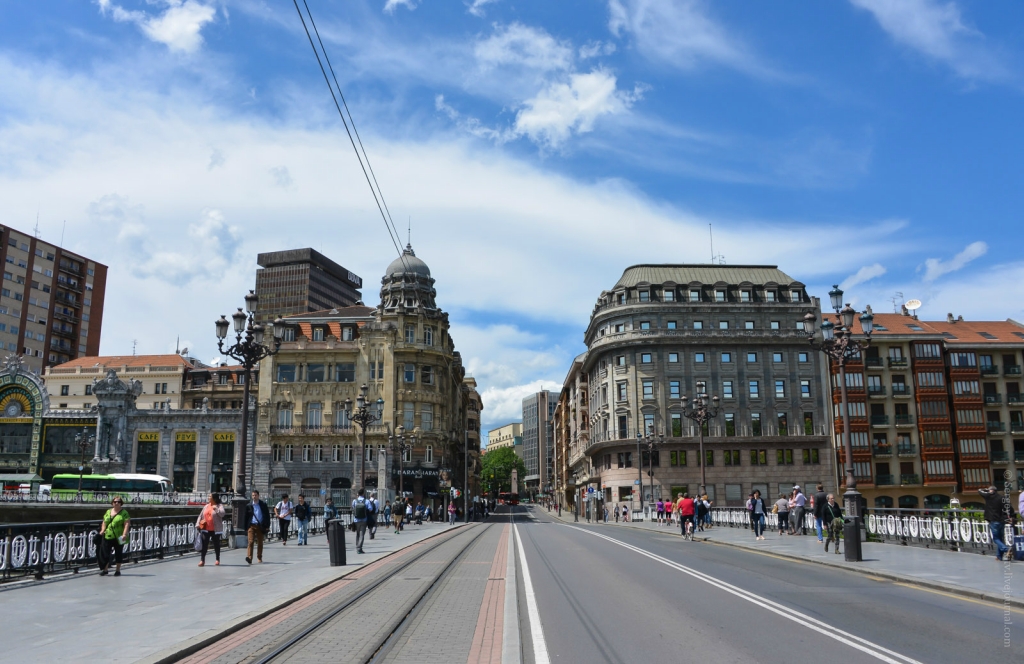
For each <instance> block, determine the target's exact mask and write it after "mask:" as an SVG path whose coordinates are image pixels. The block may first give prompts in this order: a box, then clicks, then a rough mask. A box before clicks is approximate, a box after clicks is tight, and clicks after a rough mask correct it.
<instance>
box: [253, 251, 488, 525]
mask: <svg viewBox="0 0 1024 664" xmlns="http://www.w3.org/2000/svg"><path fill="white" fill-rule="evenodd" d="M436 295H437V293H436V290H435V288H434V279H433V278H432V277H431V276H430V268H429V267H428V266H427V264H426V263H425V262H423V261H422V260H421V259H420V258H419V257H417V256H416V254H415V252H414V251H413V249H412V246H411V245H408V246H406V248H405V251H403V252H402V255H401V256H400V257H398V258H396V259H395V260H394V261H393V262H392V263H391V264H390V265H389V266H388V267H387V270H386V272H385V275H384V277H383V278H382V279H381V289H380V303H379V304H378V305H377V306H376V307H375V308H372V307H367V306H358V305H357V306H349V307H341V308H334V309H329V310H324V311H315V312H309V313H302V314H296V315H292V316H288V317H286V318H284V320H285V322H286V324H287V329H286V330H285V333H284V337H283V342H282V344H281V348H280V351H279V352H278V353H277V354H276V355H273V356H271V357H269V358H267V359H266V360H264V361H263V363H262V365H261V367H260V373H259V397H258V415H257V422H256V439H255V477H254V482H255V485H256V487H257V488H260V489H267V490H269V492H270V494H271V496H272V497H273V498H276V497H277V496H280V495H282V494H284V493H288V494H290V495H292V496H294V495H295V494H296V493H300V492H301V493H303V494H305V495H306V496H307V498H310V499H312V500H313V502H314V504H322V502H323V498H325V497H326V496H328V495H330V496H332V497H333V498H334V500H335V503H338V504H345V503H346V502H347V501H348V500H350V499H351V497H352V496H354V494H355V491H356V490H357V489H359V488H360V487H365V488H367V489H368V490H376V491H377V492H378V495H379V496H381V497H385V496H387V497H390V496H393V495H394V494H395V491H396V490H397V488H398V486H399V483H400V481H399V480H400V478H401V485H402V488H403V490H405V491H406V492H411V493H412V494H413V496H414V498H413V499H414V500H419V501H423V503H424V504H433V505H434V506H435V507H441V506H443V504H444V501H445V499H446V498H447V496H448V495H449V492H448V489H449V487H451V486H454V487H456V488H464V486H463V485H464V483H465V474H464V473H463V472H461V471H462V469H463V468H464V467H465V465H466V464H468V465H469V467H470V472H471V473H474V472H475V471H476V469H477V468H478V457H479V421H480V420H479V409H480V408H481V407H482V404H481V402H480V397H479V394H477V392H476V388H475V382H474V381H473V379H472V378H471V377H468V376H466V370H465V367H464V366H463V364H462V358H461V357H460V355H459V353H458V351H456V350H455V342H454V340H453V339H452V338H451V336H450V335H449V323H448V314H447V313H445V312H444V311H443V310H441V309H440V308H439V307H438V306H437V303H436V301H435V299H436ZM363 385H366V387H367V390H366V403H367V404H368V406H369V407H370V408H371V410H373V411H374V412H376V413H377V414H378V415H379V417H380V419H379V421H378V422H376V423H374V424H370V425H368V426H367V428H366V432H365V448H364V447H363V446H362V445H361V442H360V437H359V433H360V432H359V426H358V425H357V424H354V423H353V421H352V419H351V412H350V411H349V410H348V409H347V408H346V402H347V401H348V400H350V401H351V404H352V406H351V408H353V409H354V408H355V403H356V400H357V398H358V397H359V395H360V390H361V386H363ZM379 400H382V401H383V406H382V407H379V410H378V402H379ZM399 426H401V427H402V428H403V430H404V434H405V440H406V442H412V443H413V444H412V448H411V449H409V450H407V451H406V452H405V454H404V460H402V461H400V460H399V459H398V458H397V457H396V454H397V451H396V449H395V447H394V445H393V442H394V436H395V433H396V431H397V428H398V427H399ZM471 426H472V427H476V429H475V430H474V431H469V428H470V427H471ZM467 448H468V458H467V457H466V454H467ZM474 484H475V482H474V481H473V480H471V481H470V487H471V492H472V486H474Z"/></svg>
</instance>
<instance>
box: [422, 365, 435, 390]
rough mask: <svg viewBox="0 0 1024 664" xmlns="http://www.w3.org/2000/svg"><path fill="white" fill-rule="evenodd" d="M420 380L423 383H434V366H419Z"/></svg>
mask: <svg viewBox="0 0 1024 664" xmlns="http://www.w3.org/2000/svg"><path fill="white" fill-rule="evenodd" d="M420 382H421V383H423V384H424V385H433V384H434V367H431V366H423V367H420Z"/></svg>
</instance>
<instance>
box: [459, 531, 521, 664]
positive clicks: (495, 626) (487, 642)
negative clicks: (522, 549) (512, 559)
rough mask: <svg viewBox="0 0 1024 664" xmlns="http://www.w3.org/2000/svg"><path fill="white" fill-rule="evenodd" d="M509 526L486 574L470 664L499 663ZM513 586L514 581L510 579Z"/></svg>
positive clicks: (503, 616) (503, 532) (471, 648)
mask: <svg viewBox="0 0 1024 664" xmlns="http://www.w3.org/2000/svg"><path fill="white" fill-rule="evenodd" d="M510 529H511V527H510V526H508V525H506V526H504V527H503V528H502V531H501V537H500V538H499V539H498V548H497V550H496V551H495V552H494V560H493V561H492V562H491V571H490V573H489V574H488V575H487V586H486V588H485V589H484V598H483V602H482V603H481V605H480V617H479V618H478V619H477V623H476V632H474V634H473V644H472V645H471V646H470V648H469V659H468V662H469V664H501V646H502V634H503V632H504V627H505V583H506V579H505V570H506V566H507V564H508V537H509V531H510ZM512 582H513V583H515V580H514V579H513V580H512Z"/></svg>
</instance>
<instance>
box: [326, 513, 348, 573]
mask: <svg viewBox="0 0 1024 664" xmlns="http://www.w3.org/2000/svg"><path fill="white" fill-rule="evenodd" d="M327 548H328V549H330V551H331V567H338V566H339V565H344V564H345V522H344V521H343V520H342V519H331V520H330V521H328V522H327Z"/></svg>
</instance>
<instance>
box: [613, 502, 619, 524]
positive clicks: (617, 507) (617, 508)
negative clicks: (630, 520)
mask: <svg viewBox="0 0 1024 664" xmlns="http://www.w3.org/2000/svg"><path fill="white" fill-rule="evenodd" d="M612 512H614V513H615V523H618V522H619V506H618V505H616V506H615V507H614V508H612Z"/></svg>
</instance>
